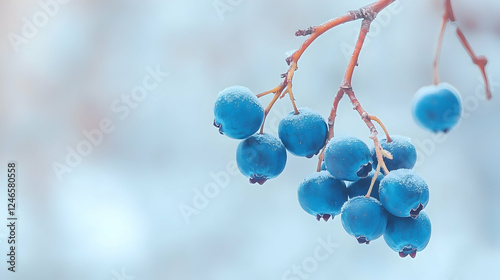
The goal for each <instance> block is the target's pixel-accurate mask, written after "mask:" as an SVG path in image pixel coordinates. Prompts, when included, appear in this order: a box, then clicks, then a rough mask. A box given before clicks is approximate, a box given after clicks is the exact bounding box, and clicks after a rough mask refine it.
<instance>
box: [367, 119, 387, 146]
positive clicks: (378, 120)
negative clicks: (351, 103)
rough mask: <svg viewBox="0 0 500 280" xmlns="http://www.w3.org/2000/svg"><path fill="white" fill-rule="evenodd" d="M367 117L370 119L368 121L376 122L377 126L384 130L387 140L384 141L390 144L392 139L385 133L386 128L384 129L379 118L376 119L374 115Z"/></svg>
mask: <svg viewBox="0 0 500 280" xmlns="http://www.w3.org/2000/svg"><path fill="white" fill-rule="evenodd" d="M368 117H369V118H370V120H372V121H376V122H377V123H378V125H380V127H381V128H382V129H383V130H384V133H385V137H386V138H387V139H386V140H387V143H391V142H392V138H391V136H390V135H389V131H387V128H386V127H385V125H384V123H383V122H382V121H381V120H380V119H379V118H377V117H376V116H374V115H368Z"/></svg>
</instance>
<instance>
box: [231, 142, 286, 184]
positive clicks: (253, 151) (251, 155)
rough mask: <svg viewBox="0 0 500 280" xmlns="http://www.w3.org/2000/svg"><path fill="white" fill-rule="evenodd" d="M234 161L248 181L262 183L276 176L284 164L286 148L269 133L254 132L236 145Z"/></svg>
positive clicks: (283, 167)
mask: <svg viewBox="0 0 500 280" xmlns="http://www.w3.org/2000/svg"><path fill="white" fill-rule="evenodd" d="M236 162H237V164H238V168H239V169H240V171H241V173H243V175H245V176H246V177H248V178H250V183H252V184H255V183H259V184H260V185H262V184H264V183H265V182H266V181H267V180H268V179H272V178H275V177H277V176H278V175H279V174H281V172H282V171H283V169H285V165H286V149H285V146H283V144H282V143H281V141H280V140H279V139H278V138H276V137H274V136H272V135H269V134H254V135H253V136H251V137H249V138H247V139H245V140H244V141H242V142H241V143H240V144H239V145H238V149H237V150H236Z"/></svg>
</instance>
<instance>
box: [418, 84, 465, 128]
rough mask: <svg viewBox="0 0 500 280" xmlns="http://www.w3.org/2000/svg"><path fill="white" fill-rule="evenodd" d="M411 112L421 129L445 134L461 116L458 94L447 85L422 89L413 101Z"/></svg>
mask: <svg viewBox="0 0 500 280" xmlns="http://www.w3.org/2000/svg"><path fill="white" fill-rule="evenodd" d="M412 112H413V117H414V118H415V121H416V122H417V123H418V124H420V125H421V126H422V127H424V128H426V129H429V130H431V131H432V132H439V131H442V132H444V133H446V132H448V131H449V130H450V129H452V128H453V127H454V126H455V125H456V124H457V123H458V121H459V120H460V116H461V115H462V101H461V99H460V94H459V93H458V91H457V90H456V89H455V88H454V87H452V86H451V85H449V84H447V83H441V84H439V85H437V86H434V85H432V86H427V87H423V88H421V89H419V90H418V91H417V93H416V95H415V98H414V99H413V106H412Z"/></svg>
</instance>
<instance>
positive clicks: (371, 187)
mask: <svg viewBox="0 0 500 280" xmlns="http://www.w3.org/2000/svg"><path fill="white" fill-rule="evenodd" d="M379 174H380V164H377V169H376V170H375V174H374V175H373V177H372V181H371V182H370V187H369V188H368V192H367V193H366V195H365V197H366V198H369V197H370V196H371V194H372V190H373V186H374V185H375V182H376V181H377V177H378V175H379Z"/></svg>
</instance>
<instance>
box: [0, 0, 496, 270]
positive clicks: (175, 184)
mask: <svg viewBox="0 0 500 280" xmlns="http://www.w3.org/2000/svg"><path fill="white" fill-rule="evenodd" d="M370 2H371V1H370V0H350V1H346V0H344V1H325V0H312V1H311V0H309V1H298V0H297V1H284V0H279V1H262V0H260V1H244V0H238V1H236V0H182V1H181V0H167V1H162V0H143V1H118V0H103V1H90V0H88V1H85V0H69V1H68V0H65V1H62V0H61V1H55V0H54V1H50V0H42V1H40V2H39V1H31V0H25V1H14V0H0V35H1V36H2V38H3V39H2V40H0V67H1V68H0V73H1V74H0V164H1V165H0V166H3V167H0V174H1V178H2V180H1V182H3V183H1V184H3V185H2V187H0V190H2V191H0V221H1V222H0V254H1V257H0V260H2V262H1V263H2V264H1V265H0V279H72V280H77V279H106V280H109V279H115V280H128V279H137V280H149V279H186V280H191V279H193V280H199V279H218V280H225V279H290V280H297V279H401V278H404V279H441V280H455V279H460V280H461V279H479V278H482V279H493V278H494V276H493V275H495V274H496V270H497V265H498V263H499V262H500V241H499V239H498V236H500V220H499V218H498V217H499V214H500V210H499V209H500V208H499V207H498V200H499V197H500V180H499V179H498V159H499V158H500V151H499V149H498V139H499V138H498V137H500V127H499V123H500V115H499V114H498V109H499V108H500V107H499V106H500V103H499V100H500V98H498V96H497V95H498V94H500V52H499V50H500V19H499V18H498V16H497V14H498V12H499V11H500V2H498V1H497V0H478V1H467V0H454V1H453V4H454V6H455V12H456V16H457V18H458V19H459V23H460V25H461V26H462V27H463V28H464V32H465V34H466V35H467V36H468V39H469V41H470V43H471V45H472V46H473V48H474V49H475V51H476V52H477V53H478V54H484V55H486V56H487V57H488V58H489V61H490V63H489V65H488V68H487V70H488V73H489V75H490V79H491V84H492V88H493V95H494V98H493V100H492V101H490V102H486V101H485V99H484V85H483V83H482V79H481V76H480V73H479V70H478V69H477V68H476V67H475V66H474V65H473V64H472V63H471V60H470V58H469V56H468V55H467V53H466V52H465V51H464V49H463V48H462V46H461V45H460V43H459V41H458V39H457V38H456V36H455V34H454V29H453V27H452V26H449V29H448V30H447V33H446V36H445V41H444V45H443V54H442V57H441V61H440V65H441V68H440V73H441V78H442V80H443V81H447V82H449V83H451V84H453V85H454V86H455V87H456V88H458V89H459V90H460V92H461V93H462V97H463V99H464V117H463V119H462V121H461V123H460V124H459V126H458V127H457V128H456V129H454V130H453V131H451V132H450V133H449V134H446V135H437V136H436V135H433V134H431V133H429V132H427V131H425V130H423V129H421V128H420V127H418V126H417V125H416V124H415V123H414V121H413V119H412V116H411V113H410V107H411V100H412V97H413V94H414V93H415V92H416V91H417V90H418V88H420V87H421V86H425V85H428V84H430V83H431V81H432V79H431V78H432V59H433V54H434V49H435V44H436V40H437V36H438V32H439V26H440V22H441V16H442V12H443V8H442V1H439V0H422V1H411V0H398V1H397V2H396V3H394V4H393V5H392V6H391V7H390V8H388V9H387V10H385V11H384V12H383V13H382V14H380V15H379V18H378V19H377V20H376V21H375V23H374V24H373V26H372V32H371V33H370V34H369V37H368V42H367V45H366V46H365V48H364V49H363V51H362V54H361V58H360V63H359V67H358V68H357V69H356V72H355V75H354V80H353V85H354V89H355V91H356V93H357V96H358V98H359V99H360V101H361V103H362V104H363V106H364V107H365V109H366V110H367V111H368V112H370V113H372V114H375V115H377V116H378V117H379V118H381V119H382V120H383V121H384V122H385V124H386V126H387V127H388V128H389V130H390V132H391V133H394V134H402V135H406V136H409V137H411V138H412V139H413V141H414V144H415V145H416V147H417V150H418V152H419V160H418V164H417V167H416V168H415V169H416V170H417V171H418V172H419V173H420V174H421V175H422V176H423V177H424V178H425V179H426V180H427V182H428V184H429V186H430V190H431V200H430V204H429V206H428V207H427V212H428V214H429V216H430V217H431V220H432V226H433V229H432V230H433V235H432V239H431V242H430V244H429V246H428V248H427V249H426V250H424V251H423V252H421V253H419V254H418V256H417V258H416V259H409V258H406V259H401V258H400V257H399V256H398V255H397V253H395V252H393V251H391V250H390V249H389V248H388V247H387V246H386V244H385V242H384V241H383V239H380V240H377V241H375V242H373V243H372V244H370V245H369V246H360V245H358V244H357V242H356V240H355V239H354V238H352V237H350V236H348V235H347V233H345V231H344V230H343V228H342V226H341V224H340V220H339V219H338V217H337V218H336V219H335V220H333V221H329V222H328V223H325V222H320V223H319V222H317V221H316V220H315V219H314V218H313V217H312V216H309V215H308V214H306V213H305V212H304V211H303V210H302V209H301V208H300V206H299V204H298V202H297V197H296V190H297V187H298V185H299V184H300V182H301V181H302V180H303V178H304V177H306V176H307V175H308V174H310V173H311V172H313V171H314V169H315V166H316V160H314V159H313V160H307V159H304V158H297V157H294V156H292V155H289V157H288V163H287V167H286V169H285V171H284V172H283V173H282V174H281V176H280V177H279V178H277V179H273V180H271V181H269V182H267V183H266V184H265V185H263V186H255V185H250V184H249V183H248V181H247V179H246V178H244V177H243V176H242V175H241V174H239V173H238V172H237V171H236V172H235V165H234V164H235V151H236V147H237V145H238V142H237V141H235V140H231V139H228V138H227V137H223V136H220V135H219V134H218V132H217V130H216V129H215V128H213V127H212V121H213V111H212V110H213V102H214V100H215V98H216V96H217V94H218V92H219V91H220V90H222V89H224V88H225V87H227V86H231V85H234V84H239V85H244V86H247V87H249V88H250V89H251V90H253V91H254V92H255V93H258V92H262V91H265V90H268V89H270V88H272V87H274V86H276V85H277V84H278V83H279V82H280V81H281V79H280V74H281V73H283V72H285V71H286V69H287V67H286V64H285V62H284V59H285V57H286V56H287V55H286V53H287V52H290V51H292V50H294V49H296V48H298V47H299V46H300V44H301V43H302V41H303V39H304V38H296V37H294V36H293V34H294V33H295V31H296V30H297V29H301V28H307V27H309V26H311V25H317V24H320V23H322V22H325V21H327V20H329V19H331V18H333V17H336V16H339V15H342V14H344V13H345V12H346V11H347V10H351V9H356V8H359V7H361V6H362V5H365V4H368V3H370ZM40 3H42V4H40ZM359 26H360V22H354V23H350V24H346V25H343V26H339V27H338V28H336V29H335V30H332V31H330V32H328V33H327V34H325V35H324V36H322V37H321V38H319V39H318V40H317V41H316V42H315V43H314V44H313V45H312V46H311V47H310V49H308V50H307V51H306V53H305V54H304V56H303V58H302V59H301V60H300V62H299V66H300V69H299V70H298V71H297V72H296V75H295V79H294V93H295V95H296V100H297V104H298V105H299V106H304V107H310V108H314V109H315V110H317V111H319V112H321V113H322V114H323V115H324V116H327V115H328V113H329V110H330V106H331V102H332V100H333V96H334V94H335V92H336V91H337V88H338V86H339V84H340V82H341V78H342V75H343V72H344V70H345V67H346V65H347V59H348V57H349V55H350V54H349V52H350V51H351V50H352V48H353V46H354V43H355V38H356V37H357V32H358V29H359ZM167 73H168V74H167ZM262 101H263V102H268V101H269V98H267V97H266V98H263V100H262ZM289 111H291V104H290V102H289V100H287V99H283V100H280V101H279V102H278V103H277V105H276V106H275V108H274V109H273V111H272V112H271V113H270V115H269V119H268V122H267V125H266V130H267V131H268V132H270V133H274V134H276V131H277V125H278V122H279V120H280V118H281V117H283V116H284V115H285V114H286V113H288V112H289ZM338 114H339V117H338V119H337V123H336V134H337V135H353V136H357V137H360V138H362V139H363V140H365V141H366V142H367V143H369V141H370V139H369V138H368V136H369V131H368V130H367V128H366V127H365V126H364V124H363V122H362V121H361V120H360V118H359V116H358V115H357V113H356V112H354V111H353V110H352V106H351V105H350V104H349V102H348V100H343V101H342V102H341V104H340V110H339V113H338ZM103 122H104V124H103ZM102 126H104V127H105V129H106V130H107V132H98V131H97V129H100V127H102ZM99 134H102V137H100V136H99ZM86 135H91V136H90V138H92V137H94V138H92V139H94V140H95V141H94V142H95V143H97V144H92V145H89V144H88V143H90V142H89V140H87V138H88V136H86ZM92 135H93V136H92ZM78 149H79V151H81V152H82V153H84V154H85V155H84V156H76V155H75V154H73V152H72V151H76V150H78ZM10 160H15V161H17V162H18V174H19V185H18V197H17V199H18V201H17V202H18V203H17V207H18V210H17V215H18V218H19V220H18V228H17V230H18V233H17V238H18V247H17V249H18V251H17V265H16V269H17V272H16V273H11V272H9V271H7V264H6V262H5V260H6V259H7V256H6V254H7V241H6V238H7V237H8V229H7V227H6V224H7V220H6V218H7V191H6V179H5V178H6V172H7V170H6V169H7V167H6V163H7V161H10ZM68 164H69V165H71V166H69V165H68ZM63 165H64V166H63ZM1 184H0V185H1ZM4 224H5V225H4ZM325 244H329V245H328V246H326V245H325ZM318 248H319V249H318ZM318 250H321V253H320V254H321V257H320V258H318V255H317V251H318ZM315 252H316V253H315ZM296 266H300V267H301V268H300V269H301V271H302V272H301V273H297V272H296V271H297V267H296Z"/></svg>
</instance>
